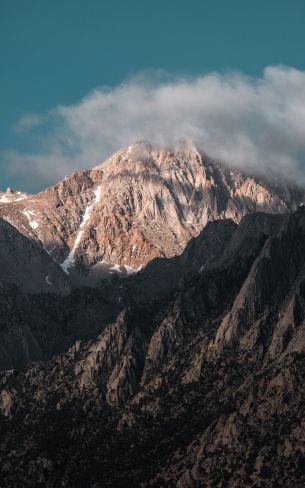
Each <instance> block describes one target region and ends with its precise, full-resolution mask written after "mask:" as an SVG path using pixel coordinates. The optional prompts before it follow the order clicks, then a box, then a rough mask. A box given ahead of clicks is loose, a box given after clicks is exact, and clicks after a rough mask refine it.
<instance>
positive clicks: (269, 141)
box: [5, 66, 305, 183]
mask: <svg viewBox="0 0 305 488" xmlns="http://www.w3.org/2000/svg"><path fill="white" fill-rule="evenodd" d="M39 125H41V126H42V127H43V130H41V136H40V153H35V154H33V155H31V154H19V153H16V152H7V153H6V154H5V157H6V161H8V167H9V169H10V171H11V172H19V173H20V172H24V174H27V175H31V174H35V177H36V178H38V179H40V180H41V182H43V183H50V182H53V181H54V180H55V179H58V178H61V177H62V176H64V175H65V174H69V173H70V172H72V171H74V170H76V169H80V168H85V167H91V166H94V165H95V164H97V163H100V162H101V161H103V160H104V159H105V158H106V157H107V156H108V155H109V154H111V153H112V152H114V151H116V150H117V149H120V148H121V147H124V146H128V145H129V144H132V143H133V142H135V141H137V140H148V141H151V142H156V143H161V144H172V143H175V142H176V141H177V140H180V139H181V138H191V139H194V140H195V141H196V142H197V143H198V144H199V145H200V146H201V147H202V149H203V150H204V151H205V152H206V153H207V154H208V155H209V156H211V157H212V158H216V159H220V160H223V161H224V162H226V163H228V164H229V165H233V166H237V167H240V168H242V169H245V170H246V171H252V172H253V171H254V172H255V171H257V172H260V173H264V174H266V175H267V176H270V175H285V176H286V177H288V178H290V179H292V180H294V181H298V182H300V181H302V183H304V182H305V177H304V176H303V169H302V163H304V162H305V72H303V71H299V70H296V69H293V68H288V67H283V66H277V67H268V68H266V69H265V71H264V73H263V76H262V77H261V78H251V77H247V76H243V75H242V74H239V73H232V74H227V75H223V74H218V73H211V74H207V75H203V76H199V77H197V78H168V79H167V80H166V81H162V80H160V78H159V79H154V77H153V76H151V73H150V74H149V75H147V76H144V75H142V76H139V77H136V78H133V79H130V80H129V81H127V82H126V83H123V84H121V85H119V86H117V87H115V88H112V89H109V88H99V89H96V90H94V91H93V92H92V93H90V94H89V95H88V96H86V97H85V98H84V99H83V100H81V101H80V102H79V103H77V104H75V105H72V106H58V107H57V108H55V109H54V110H52V111H51V112H50V113H49V114H45V115H35V114H33V115H29V114H28V115H27V116H26V117H25V118H24V119H22V120H21V121H19V124H18V127H19V130H21V129H22V130H29V136H30V134H31V132H30V131H31V130H32V129H33V127H34V128H35V130H36V129H37V126H39ZM42 134H43V135H42ZM36 138H37V134H36Z"/></svg>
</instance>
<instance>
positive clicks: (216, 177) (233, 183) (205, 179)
mask: <svg viewBox="0 0 305 488" xmlns="http://www.w3.org/2000/svg"><path fill="white" fill-rule="evenodd" d="M16 195H17V194H16V193H12V192H11V190H10V189H9V190H8V192H7V193H6V194H3V195H2V196H1V198H0V217H3V218H4V219H6V220H7V221H8V222H10V223H11V224H12V225H14V226H15V227H16V228H17V229H18V230H19V231H20V232H21V233H22V234H24V235H25V236H26V237H28V238H29V239H30V240H34V241H35V242H36V243H37V244H38V245H40V246H41V248H42V249H43V250H45V251H46V252H47V253H49V255H50V256H51V257H52V258H53V259H54V260H55V261H56V262H57V263H58V264H60V265H61V266H62V268H63V270H64V271H65V272H66V274H68V275H69V278H70V279H71V281H72V282H73V283H74V284H76V285H79V284H84V282H86V283H87V284H90V283H95V282H96V281H97V280H98V279H99V278H100V277H102V276H105V275H109V273H110V274H111V273H115V272H116V273H119V274H122V275H126V274H128V273H129V274H130V273H132V272H134V271H135V270H138V269H139V268H141V267H142V266H145V265H146V264H147V263H148V262H150V261H151V260H152V259H154V258H156V257H172V256H175V255H179V254H181V252H182V251H183V249H184V248H185V246H186V244H187V243H188V242H189V240H190V239H191V238H192V237H194V236H197V235H198V234H199V233H200V231H201V230H202V229H203V227H204V226H205V225H206V224H207V223H208V222H209V221H213V220H215V219H219V218H221V219H225V218H230V219H233V220H234V221H235V222H237V223H238V222H239V221H240V219H241V218H242V217H243V216H244V215H246V214H247V213H250V212H255V211H265V212H270V213H285V212H287V211H291V210H295V208H296V207H297V205H298V203H300V202H301V201H303V200H304V192H300V191H296V190H295V189H291V188H289V187H288V186H287V185H286V186H283V187H281V188H275V187H273V186H271V185H270V184H268V183H266V182H263V181H260V180H259V179H258V178H254V177H249V176H247V175H244V174H242V173H241V172H240V171H237V170H234V169H228V168H226V167H224V166H222V165H221V164H218V163H215V162H212V161H210V160H209V159H208V158H207V157H206V156H204V154H202V153H201V152H200V151H199V150H198V149H197V148H196V147H195V145H194V144H192V143H183V144H181V145H179V146H177V147H176V148H175V149H166V148H160V147H156V146H152V145H150V144H147V143H138V144H135V145H133V146H130V147H129V148H128V149H124V150H121V151H118V152H117V153H116V154H114V155H113V156H112V157H110V158H109V159H108V160H107V161H105V162H104V163H103V164H102V165H100V166H98V167H96V168H94V169H92V170H90V171H89V170H88V171H78V172H76V173H74V174H73V175H71V176H68V177H66V178H65V179H64V180H63V181H61V182H59V183H58V184H57V185H55V186H53V187H51V188H47V189H46V190H44V191H43V192H41V193H39V194H37V195H23V194H22V195H19V196H18V197H16ZM89 272H90V273H89Z"/></svg>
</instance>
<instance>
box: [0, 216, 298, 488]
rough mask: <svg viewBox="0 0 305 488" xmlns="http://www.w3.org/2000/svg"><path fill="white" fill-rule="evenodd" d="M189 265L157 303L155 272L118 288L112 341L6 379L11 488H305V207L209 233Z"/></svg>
mask: <svg viewBox="0 0 305 488" xmlns="http://www.w3.org/2000/svg"><path fill="white" fill-rule="evenodd" d="M176 259H177V258H174V262H175V260H176ZM171 263H172V261H171V260H169V261H168V260H162V262H159V261H156V264H157V267H158V270H157V271H156V269H154V270H153V272H154V273H157V275H158V276H160V275H162V273H163V272H165V271H164V270H162V269H161V267H162V264H163V265H164V266H165V267H166V266H169V268H170V269H172V267H173V266H174V265H172V264H171ZM177 265H178V266H179V269H180V273H181V276H180V280H176V281H175V284H174V286H173V287H170V288H169V289H167V291H164V292H160V293H159V295H158V296H157V297H155V298H153V294H152V296H150V297H149V293H150V291H149V290H148V291H147V293H146V294H144V295H143V296H142V297H141V296H139V293H138V286H139V284H138V280H139V279H140V277H141V279H142V280H144V281H145V280H146V281H145V282H146V283H147V284H149V274H148V271H149V270H145V273H147V274H146V278H145V275H144V274H143V273H144V271H143V272H141V273H139V275H136V276H134V277H131V278H129V279H127V280H119V281H118V282H117V281H116V280H115V279H113V280H112V281H111V282H109V284H108V290H107V287H106V288H105V290H104V292H103V293H105V294H107V293H108V294H109V295H110V294H111V290H112V291H113V296H114V297H117V294H118V293H121V296H120V298H121V301H120V303H122V310H121V311H120V312H118V315H117V317H116V319H115V320H114V321H112V322H111V323H109V324H108V325H107V326H105V327H104V328H103V330H102V332H101V333H100V335H98V336H95V337H94V334H92V338H91V340H90V341H88V340H82V341H77V342H76V343H75V344H74V345H73V346H72V347H71V348H70V349H69V351H68V352H67V353H64V354H62V355H58V356H54V357H53V358H52V359H51V360H49V361H47V362H45V363H35V364H32V365H28V366H27V367H26V368H25V369H24V370H23V371H16V370H11V371H6V372H3V373H2V375H1V384H2V393H1V404H0V405H1V412H2V415H1V417H0V459H1V463H0V468H1V476H0V478H1V480H2V483H3V485H4V486H6V487H8V488H10V487H17V486H22V487H31V488H32V487H36V486H37V487H38V486H45V487H57V486H67V487H76V488H77V487H83V486H88V487H92V488H93V487H95V488H98V487H106V486H109V487H137V486H139V487H143V488H144V487H166V486H167V487H174V486H177V487H180V488H182V487H201V486H202V487H212V486H213V487H237V486H238V487H274V486H279V487H302V486H304V484H305V474H304V473H305V470H304V467H305V442H304V429H305V417H304V411H305V409H304V407H305V400H304V398H305V390H304V385H305V382H304V379H305V378H304V376H305V374H304V371H305V367H304V366H305V362H304V361H305V356H304V353H305V210H304V208H303V207H300V208H299V209H298V211H297V212H295V213H293V214H290V215H288V214H287V215H267V214H263V213H258V214H253V215H248V216H246V217H245V218H243V219H242V221H241V223H240V224H239V225H238V226H237V225H236V224H234V223H233V222H228V221H223V222H214V223H211V224H209V225H208V226H207V227H206V229H205V230H204V231H203V232H202V234H201V235H200V237H199V238H198V240H197V239H195V240H194V241H192V242H191V243H190V245H189V247H188V249H186V251H185V253H184V255H183V256H182V257H181V258H180V260H179V261H178V263H177ZM151 266H153V263H151ZM171 273H174V271H173V270H171ZM143 276H144V277H143ZM144 281H142V284H143V282H144ZM141 286H142V285H141ZM124 302H125V306H123V305H124Z"/></svg>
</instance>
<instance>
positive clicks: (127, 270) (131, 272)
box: [124, 264, 144, 276]
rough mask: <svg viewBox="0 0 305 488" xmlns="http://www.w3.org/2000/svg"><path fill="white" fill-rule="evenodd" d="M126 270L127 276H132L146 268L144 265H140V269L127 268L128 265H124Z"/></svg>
mask: <svg viewBox="0 0 305 488" xmlns="http://www.w3.org/2000/svg"><path fill="white" fill-rule="evenodd" d="M124 268H125V269H126V273H127V276H131V275H134V274H136V273H138V272H139V271H141V269H143V268H144V266H143V264H140V266H139V267H138V268H132V267H131V266H127V265H126V264H124Z"/></svg>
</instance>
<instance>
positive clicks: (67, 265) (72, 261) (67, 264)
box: [60, 185, 102, 274]
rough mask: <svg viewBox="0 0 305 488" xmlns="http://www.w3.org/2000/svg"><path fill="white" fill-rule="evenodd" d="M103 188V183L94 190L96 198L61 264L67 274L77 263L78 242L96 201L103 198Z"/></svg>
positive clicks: (88, 208)
mask: <svg viewBox="0 0 305 488" xmlns="http://www.w3.org/2000/svg"><path fill="white" fill-rule="evenodd" d="M101 189H102V187H101V185H99V186H98V187H97V188H96V189H95V190H94V191H93V192H94V195H95V198H94V200H93V202H91V203H90V204H89V205H88V206H87V208H86V210H85V213H84V215H83V218H82V221H81V224H80V226H79V230H78V234H77V236H76V239H75V241H74V245H73V248H72V249H71V251H70V252H69V254H68V256H67V257H66V259H65V260H64V262H63V263H62V264H61V265H60V266H61V267H62V269H63V270H64V272H65V273H66V274H69V268H71V266H74V265H75V259H74V256H75V251H76V249H77V246H78V244H79V243H80V241H81V239H82V237H83V233H84V227H85V224H86V223H87V222H88V221H89V220H90V217H91V213H92V209H93V207H94V205H95V204H96V203H98V202H99V201H100V199H101Z"/></svg>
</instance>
